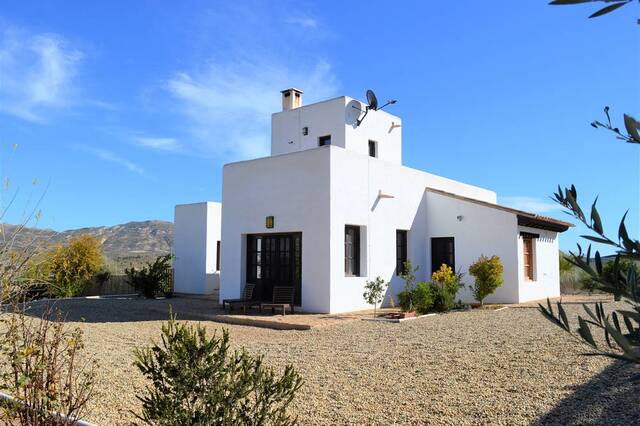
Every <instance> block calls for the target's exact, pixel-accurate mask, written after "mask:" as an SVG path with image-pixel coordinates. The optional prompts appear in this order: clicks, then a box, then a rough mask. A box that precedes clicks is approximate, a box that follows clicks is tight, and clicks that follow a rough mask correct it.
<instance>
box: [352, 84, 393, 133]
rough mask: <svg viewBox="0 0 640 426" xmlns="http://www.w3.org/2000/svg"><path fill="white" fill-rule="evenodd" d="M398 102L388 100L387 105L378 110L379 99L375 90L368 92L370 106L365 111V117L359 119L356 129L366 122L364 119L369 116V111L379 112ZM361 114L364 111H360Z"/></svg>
mask: <svg viewBox="0 0 640 426" xmlns="http://www.w3.org/2000/svg"><path fill="white" fill-rule="evenodd" d="M396 102H397V101H396V100H395V99H391V100H388V101H387V103H386V104H384V105H382V106H381V107H379V108H378V98H377V97H376V94H375V93H373V90H371V89H369V90H367V103H368V105H367V106H366V108H365V109H364V115H363V116H362V118H358V120H357V121H356V127H358V126H359V125H360V124H362V122H363V121H364V119H365V117H366V116H367V114H368V113H369V111H379V110H381V109H383V108H384V107H386V106H387V105H393V104H395V103H396ZM354 108H355V107H354ZM359 112H362V110H360V111H359ZM358 117H359V116H358Z"/></svg>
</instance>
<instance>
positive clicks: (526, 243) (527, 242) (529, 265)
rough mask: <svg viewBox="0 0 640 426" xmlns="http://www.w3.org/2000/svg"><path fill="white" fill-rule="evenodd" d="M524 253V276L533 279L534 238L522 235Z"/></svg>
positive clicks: (529, 279) (528, 279)
mask: <svg viewBox="0 0 640 426" xmlns="http://www.w3.org/2000/svg"><path fill="white" fill-rule="evenodd" d="M522 254H523V256H524V278H525V279H526V280H527V281H533V238H532V237H530V236H526V235H523V236H522Z"/></svg>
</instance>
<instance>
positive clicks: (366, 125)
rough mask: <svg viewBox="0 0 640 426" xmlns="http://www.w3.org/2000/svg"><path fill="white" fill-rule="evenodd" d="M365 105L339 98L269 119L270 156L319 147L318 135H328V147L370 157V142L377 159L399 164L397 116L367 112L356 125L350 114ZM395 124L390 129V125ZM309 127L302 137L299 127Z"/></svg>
mask: <svg viewBox="0 0 640 426" xmlns="http://www.w3.org/2000/svg"><path fill="white" fill-rule="evenodd" d="M354 106H356V107H358V108H360V109H364V104H362V103H360V102H358V101H357V100H355V99H352V98H349V97H346V96H341V97H339V98H334V99H329V100H327V101H323V102H318V103H315V104H311V105H305V106H302V107H300V108H294V109H291V110H287V111H281V112H277V113H275V114H273V115H272V116H271V155H280V154H286V153H291V152H296V151H301V150H307V149H313V148H316V147H318V138H319V137H320V136H325V135H331V144H332V145H334V146H338V147H342V148H346V149H348V150H350V151H354V152H359V153H360V154H363V155H368V154H369V140H373V141H375V142H377V146H378V158H381V159H384V160H385V161H388V162H392V163H395V164H401V163H402V125H401V120H400V118H399V117H396V116H394V115H392V114H389V113H388V112H386V111H370V112H369V113H368V115H367V117H366V118H365V119H364V121H363V122H362V124H361V125H360V126H358V127H356V125H355V121H354V118H355V117H356V116H354V115H352V111H357V110H355V109H354V108H353V107H354ZM393 124H395V125H396V126H397V127H396V126H394V127H393V128H392V125H393ZM303 127H307V128H308V135H303V133H302V128H303Z"/></svg>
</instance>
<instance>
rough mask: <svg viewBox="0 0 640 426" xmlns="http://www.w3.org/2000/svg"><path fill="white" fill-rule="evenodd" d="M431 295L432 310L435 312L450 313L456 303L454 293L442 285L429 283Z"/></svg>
mask: <svg viewBox="0 0 640 426" xmlns="http://www.w3.org/2000/svg"><path fill="white" fill-rule="evenodd" d="M431 293H432V295H433V296H432V297H433V309H434V310H435V311H437V312H447V311H450V310H451V309H452V308H453V307H454V305H455V302H456V295H455V293H451V290H450V289H449V288H447V287H446V286H445V285H443V284H442V283H437V282H435V283H431Z"/></svg>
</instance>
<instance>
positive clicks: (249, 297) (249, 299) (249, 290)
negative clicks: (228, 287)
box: [222, 283, 256, 312]
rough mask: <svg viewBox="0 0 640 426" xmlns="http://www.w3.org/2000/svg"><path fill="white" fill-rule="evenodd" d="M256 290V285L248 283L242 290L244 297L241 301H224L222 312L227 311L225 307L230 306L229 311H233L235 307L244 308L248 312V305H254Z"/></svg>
mask: <svg viewBox="0 0 640 426" xmlns="http://www.w3.org/2000/svg"><path fill="white" fill-rule="evenodd" d="M255 288H256V285H255V284H253V283H246V284H245V286H244V289H242V297H240V298H239V299H223V300H222V310H224V309H225V305H227V306H229V310H230V311H232V310H233V307H234V306H242V307H243V309H244V310H245V312H246V309H247V308H246V305H247V304H249V303H254V301H253V290H254V289H255Z"/></svg>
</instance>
